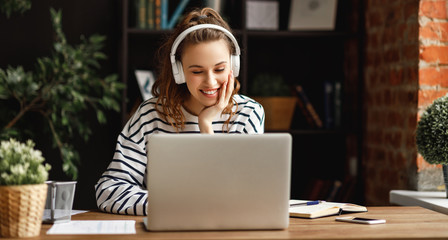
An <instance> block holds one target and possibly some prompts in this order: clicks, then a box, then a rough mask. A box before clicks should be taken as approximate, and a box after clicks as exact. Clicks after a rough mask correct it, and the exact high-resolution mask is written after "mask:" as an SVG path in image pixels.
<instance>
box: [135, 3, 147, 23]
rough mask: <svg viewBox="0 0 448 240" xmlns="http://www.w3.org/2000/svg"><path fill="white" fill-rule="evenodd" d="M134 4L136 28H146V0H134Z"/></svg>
mask: <svg viewBox="0 0 448 240" xmlns="http://www.w3.org/2000/svg"><path fill="white" fill-rule="evenodd" d="M134 6H135V15H136V19H135V23H136V24H135V25H136V26H135V27H137V28H141V29H143V28H146V10H147V9H146V6H147V5H146V0H134Z"/></svg>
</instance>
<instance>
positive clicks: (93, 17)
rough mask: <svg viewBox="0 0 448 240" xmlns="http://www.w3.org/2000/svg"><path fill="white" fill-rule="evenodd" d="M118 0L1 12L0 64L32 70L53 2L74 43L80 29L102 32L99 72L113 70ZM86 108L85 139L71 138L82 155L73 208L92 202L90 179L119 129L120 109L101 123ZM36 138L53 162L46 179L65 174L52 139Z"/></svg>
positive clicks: (42, 3)
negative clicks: (88, 126) (87, 137)
mask: <svg viewBox="0 0 448 240" xmlns="http://www.w3.org/2000/svg"><path fill="white" fill-rule="evenodd" d="M119 3H120V2H119V1H111V0H94V1H92V0H76V1H73V0H53V1H51V0H39V1H32V8H31V10H29V11H27V12H25V13H24V14H23V15H20V14H14V15H13V16H11V17H10V18H9V19H7V18H6V16H4V15H0V68H2V69H4V68H6V67H7V66H8V65H11V66H13V67H16V66H18V65H22V66H23V67H24V68H25V69H26V70H29V71H31V70H33V69H34V65H35V63H36V61H35V60H36V58H37V57H43V56H49V55H50V54H51V51H52V47H53V36H54V33H53V28H52V24H51V16H50V7H53V8H55V9H62V27H63V31H64V33H65V35H66V37H67V41H68V42H69V43H70V44H72V45H76V44H78V43H79V42H80V40H79V39H80V36H81V35H84V36H86V37H88V36H90V35H92V34H101V35H105V36H106V37H107V40H106V43H105V46H104V49H103V52H104V53H105V54H106V55H107V56H108V59H107V60H104V61H102V62H101V69H100V70H99V74H100V76H106V75H109V74H117V73H118V49H119V39H120V25H119V24H120V6H119ZM86 114H87V115H88V117H89V119H91V126H92V130H93V135H92V136H91V138H90V140H89V141H88V142H87V143H85V142H83V141H82V140H81V139H77V140H75V141H74V143H73V144H74V146H75V147H76V149H77V150H78V152H79V153H80V156H81V166H80V169H79V170H80V172H79V178H78V184H77V189H76V194H75V202H74V209H93V208H96V203H95V195H94V185H95V183H96V181H97V180H98V178H99V177H100V175H101V174H102V172H103V171H104V170H105V169H106V167H107V165H108V164H109V162H110V160H111V159H112V155H113V151H114V147H115V142H116V137H117V135H118V133H119V132H120V130H121V119H120V114H119V113H115V112H109V113H108V114H107V117H108V123H107V124H105V125H99V124H98V123H97V122H96V118H95V115H94V113H93V112H90V113H86ZM35 141H36V142H37V146H38V147H39V148H41V150H42V152H43V154H44V156H45V158H46V159H47V161H48V162H50V164H52V166H53V169H52V170H51V171H50V180H69V179H68V178H67V177H66V176H65V175H64V174H63V172H62V170H61V166H60V158H59V156H58V152H57V151H55V150H54V149H52V147H51V139H50V138H49V137H48V136H44V135H43V136H41V137H39V138H38V139H36V140H35Z"/></svg>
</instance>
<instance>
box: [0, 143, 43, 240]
mask: <svg viewBox="0 0 448 240" xmlns="http://www.w3.org/2000/svg"><path fill="white" fill-rule="evenodd" d="M43 162H44V158H43V157H42V153H41V152H40V151H39V150H35V149H34V142H33V141H32V140H28V141H27V142H26V143H21V142H19V141H17V140H15V139H10V140H8V141H1V142H0V236H2V237H35V236H38V235H39V233H40V227H41V223H42V214H43V212H44V207H45V200H46V197H47V184H45V181H46V180H47V179H48V171H49V170H50V168H51V166H50V165H49V164H44V163H43Z"/></svg>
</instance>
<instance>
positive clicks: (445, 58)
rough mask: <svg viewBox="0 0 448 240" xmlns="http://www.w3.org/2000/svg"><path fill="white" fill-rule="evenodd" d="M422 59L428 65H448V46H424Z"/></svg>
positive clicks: (421, 53)
mask: <svg viewBox="0 0 448 240" xmlns="http://www.w3.org/2000/svg"><path fill="white" fill-rule="evenodd" d="M420 51H421V52H420V59H421V60H424V61H425V62H428V63H439V64H448V46H427V47H426V46H423V47H421V49H420Z"/></svg>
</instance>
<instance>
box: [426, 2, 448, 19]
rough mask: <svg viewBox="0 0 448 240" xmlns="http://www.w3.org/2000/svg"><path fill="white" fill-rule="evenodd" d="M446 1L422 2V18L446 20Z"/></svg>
mask: <svg viewBox="0 0 448 240" xmlns="http://www.w3.org/2000/svg"><path fill="white" fill-rule="evenodd" d="M446 10H447V9H446V1H445V0H440V1H421V2H420V11H419V15H420V16H426V17H429V18H438V19H446V18H447V12H446Z"/></svg>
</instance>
